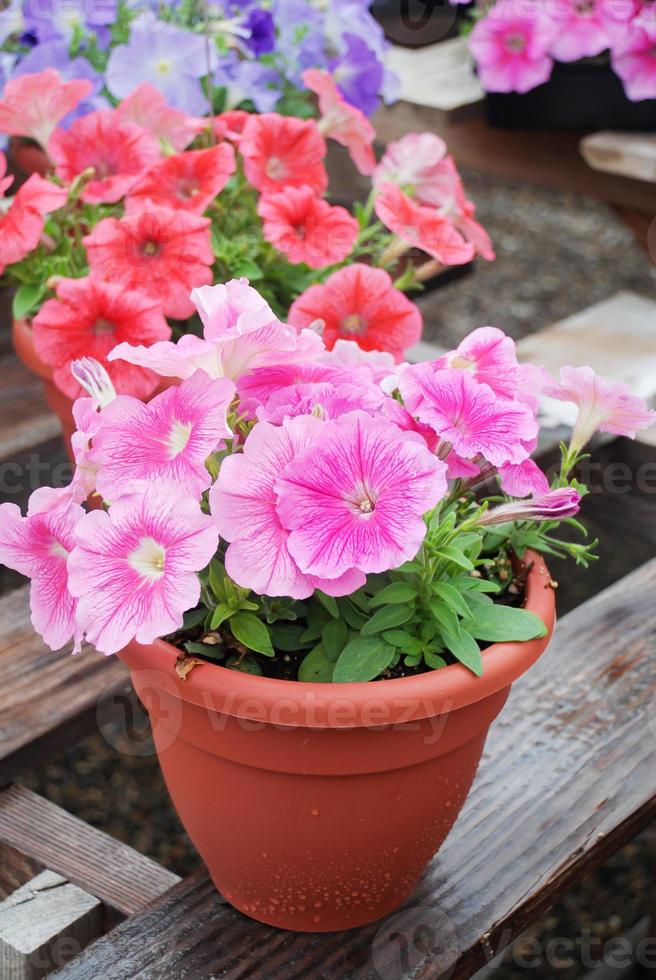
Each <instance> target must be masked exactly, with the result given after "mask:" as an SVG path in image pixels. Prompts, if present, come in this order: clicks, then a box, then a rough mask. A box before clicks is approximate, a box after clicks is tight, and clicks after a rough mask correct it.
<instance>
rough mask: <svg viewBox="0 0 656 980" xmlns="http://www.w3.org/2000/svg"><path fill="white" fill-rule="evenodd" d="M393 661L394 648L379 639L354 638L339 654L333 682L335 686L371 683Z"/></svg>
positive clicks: (376, 637)
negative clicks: (354, 682) (361, 682)
mask: <svg viewBox="0 0 656 980" xmlns="http://www.w3.org/2000/svg"><path fill="white" fill-rule="evenodd" d="M393 659H394V647H393V646H390V644H389V643H385V641H384V640H383V639H382V638H381V637H378V636H375V637H373V636H372V637H362V638H361V637H356V638H355V639H354V640H351V641H350V642H349V643H347V644H346V646H345V647H344V649H343V650H342V652H341V653H340V655H339V659H338V660H337V663H336V664H335V669H334V670H333V681H334V682H335V683H337V684H348V683H351V682H352V681H371V680H373V679H374V677H378V675H379V674H381V673H382V672H383V671H384V670H385V669H386V668H387V667H389V665H390V664H391V663H392V661H393Z"/></svg>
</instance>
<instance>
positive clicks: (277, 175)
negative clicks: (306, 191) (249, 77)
mask: <svg viewBox="0 0 656 980" xmlns="http://www.w3.org/2000/svg"><path fill="white" fill-rule="evenodd" d="M239 152H240V153H241V155H242V157H243V158H244V170H245V172H246V177H247V178H248V180H249V181H250V182H251V184H252V185H253V186H254V187H256V188H257V189H258V190H259V191H262V193H264V194H275V193H276V191H280V190H283V189H284V188H285V187H301V186H302V185H303V184H307V185H308V187H311V188H312V189H313V190H314V191H315V193H317V194H323V192H324V191H325V189H326V187H327V186H328V174H327V173H326V168H325V166H324V162H323V161H324V157H325V156H326V143H325V140H324V138H323V136H322V135H321V133H320V132H319V130H318V128H317V124H316V123H315V122H314V120H311V119H297V118H296V117H293V116H279V115H278V114H277V113H275V112H267V113H264V114H263V115H251V116H250V118H249V119H248V120H247V122H246V125H245V126H244V130H243V132H242V135H241V139H240V141H239Z"/></svg>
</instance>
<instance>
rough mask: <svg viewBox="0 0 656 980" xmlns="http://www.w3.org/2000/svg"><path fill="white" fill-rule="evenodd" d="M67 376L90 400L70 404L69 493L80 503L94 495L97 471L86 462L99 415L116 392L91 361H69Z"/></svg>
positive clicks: (107, 376) (103, 371)
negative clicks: (71, 464) (72, 426)
mask: <svg viewBox="0 0 656 980" xmlns="http://www.w3.org/2000/svg"><path fill="white" fill-rule="evenodd" d="M71 374H72V375H73V377H74V378H75V380H76V381H77V382H78V383H79V385H80V386H81V387H82V388H83V389H84V391H86V392H87V393H88V394H89V396H90V397H89V398H77V399H76V400H75V401H74V402H73V418H74V420H75V432H74V433H73V435H72V436H71V449H72V450H73V458H74V460H75V472H74V473H73V479H72V480H71V483H70V486H69V490H70V492H71V496H72V497H73V499H74V500H76V501H78V502H79V503H82V502H83V501H85V500H86V499H87V498H88V497H89V495H90V494H92V493H95V492H96V472H97V470H98V467H97V466H96V465H95V464H94V463H93V462H91V460H90V459H89V451H90V449H91V440H92V439H93V438H94V436H95V435H96V433H97V432H98V431H99V429H100V426H101V424H102V418H101V411H102V409H103V408H106V406H107V405H109V404H110V403H111V402H113V401H114V399H115V398H116V390H115V388H114V385H113V384H112V382H111V379H110V377H109V375H108V373H107V371H106V370H105V368H104V367H103V365H102V364H101V363H100V362H99V361H96V360H94V359H93V358H92V357H81V358H79V360H77V361H73V363H72V364H71Z"/></svg>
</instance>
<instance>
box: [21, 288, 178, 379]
mask: <svg viewBox="0 0 656 980" xmlns="http://www.w3.org/2000/svg"><path fill="white" fill-rule="evenodd" d="M32 330H33V334H34V347H35V349H36V352H37V354H38V355H39V357H41V358H42V359H43V360H44V361H45V362H46V364H50V365H52V367H53V368H54V374H53V379H54V382H55V384H56V385H57V387H58V388H60V389H61V391H63V392H64V394H66V395H68V396H69V397H70V398H77V397H78V396H80V395H83V394H84V392H83V391H82V388H81V387H80V385H79V384H78V382H77V381H76V380H75V378H74V377H73V375H72V374H71V370H70V367H71V362H72V361H75V360H77V359H78V358H80V357H93V358H95V359H96V360H97V361H100V363H101V364H103V365H104V367H105V368H106V369H107V371H108V373H109V376H110V378H111V379H112V382H113V384H114V387H115V388H116V391H117V392H118V394H129V395H134V396H135V397H136V398H147V397H148V395H150V394H152V392H153V391H154V390H155V388H156V387H157V385H158V383H159V381H160V379H159V376H158V375H156V374H155V373H154V372H153V371H150V370H148V369H147V368H142V367H137V366H136V365H134V364H128V363H127V362H126V361H108V360H107V355H108V354H109V352H110V350H112V349H113V348H114V347H115V346H116V345H117V344H120V343H121V342H122V341H127V342H128V343H130V344H144V345H148V346H149V345H150V344H152V343H154V342H155V341H156V340H168V338H169V337H170V336H171V328H170V327H169V325H168V323H167V322H166V320H165V319H164V316H163V314H162V311H161V308H160V305H159V303H158V302H157V301H156V300H154V299H152V298H150V297H148V296H146V295H145V294H144V293H138V292H134V291H132V290H126V289H125V287H124V286H123V285H121V284H119V283H109V282H102V281H101V280H100V279H97V278H96V277H95V276H93V275H91V276H85V277H84V278H83V279H62V280H60V282H59V283H58V285H57V299H49V300H48V301H47V302H45V303H44V304H43V306H42V307H41V309H40V311H39V312H38V314H37V315H36V316H35V318H34V320H33V321H32Z"/></svg>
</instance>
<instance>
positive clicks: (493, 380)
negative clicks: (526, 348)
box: [434, 327, 519, 398]
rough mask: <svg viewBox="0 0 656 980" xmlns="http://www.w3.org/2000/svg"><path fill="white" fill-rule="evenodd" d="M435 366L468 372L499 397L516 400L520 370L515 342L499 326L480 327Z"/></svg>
mask: <svg viewBox="0 0 656 980" xmlns="http://www.w3.org/2000/svg"><path fill="white" fill-rule="evenodd" d="M434 364H435V366H436V367H446V368H453V369H454V370H459V371H468V372H469V373H470V374H471V375H472V377H474V378H476V380H477V381H482V382H484V383H485V384H488V385H489V386H490V388H491V389H492V391H493V392H494V393H495V394H497V395H499V397H500V398H514V397H515V395H516V394H517V384H518V376H519V367H518V365H517V355H516V353H515V342H514V341H513V340H512V338H510V337H507V336H506V334H505V333H504V332H503V331H502V330H499V328H498V327H478V329H476V330H473V331H472V332H471V333H470V334H468V335H467V336H466V337H465V339H464V340H462V341H461V342H460V343H459V344H458V346H457V347H456V349H455V350H452V351H450V352H449V353H448V354H445V355H444V356H443V357H440V358H438V360H437V361H435V362H434Z"/></svg>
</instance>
